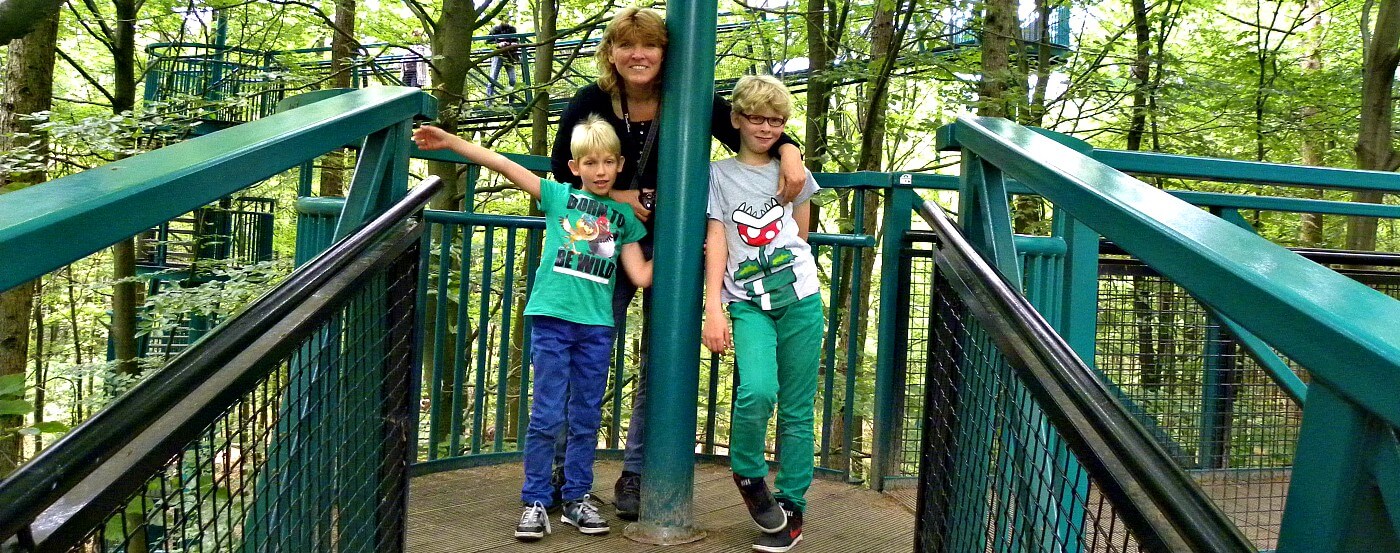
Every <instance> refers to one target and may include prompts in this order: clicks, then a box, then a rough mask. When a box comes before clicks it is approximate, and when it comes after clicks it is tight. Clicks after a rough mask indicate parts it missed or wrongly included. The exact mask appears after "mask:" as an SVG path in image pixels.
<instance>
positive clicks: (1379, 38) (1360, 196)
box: [1347, 0, 1400, 250]
mask: <svg viewBox="0 0 1400 553" xmlns="http://www.w3.org/2000/svg"><path fill="white" fill-rule="evenodd" d="M1379 4H1380V9H1379V10H1378V13H1377V16H1376V23H1375V27H1374V28H1373V30H1372V31H1371V40H1370V43H1369V44H1366V45H1365V54H1364V61H1363V64H1362V75H1361V131H1360V133H1358V136H1357V138H1356V165H1357V167H1360V168H1361V169H1371V170H1376V171H1394V170H1395V169H1396V167H1397V166H1400V163H1397V156H1396V153H1395V148H1394V146H1393V145H1392V143H1391V131H1392V129H1391V127H1392V126H1393V118H1394V98H1393V94H1392V92H1391V87H1392V86H1393V85H1394V83H1395V67H1396V64H1397V62H1400V49H1398V48H1397V47H1398V46H1400V1H1398V0H1380V2H1379ZM1381 198H1382V194H1381V193H1380V192H1374V191H1358V192H1355V193H1354V195H1353V201H1356V202H1368V203H1380V201H1381ZM1347 249H1352V250H1374V249H1376V218H1375V217H1351V218H1349V219H1348V220H1347Z"/></svg>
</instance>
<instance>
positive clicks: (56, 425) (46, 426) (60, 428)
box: [33, 421, 69, 434]
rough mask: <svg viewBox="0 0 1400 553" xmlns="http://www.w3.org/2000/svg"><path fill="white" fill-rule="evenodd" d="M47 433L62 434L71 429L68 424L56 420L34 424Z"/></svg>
mask: <svg viewBox="0 0 1400 553" xmlns="http://www.w3.org/2000/svg"><path fill="white" fill-rule="evenodd" d="M33 428H38V429H39V431H40V432H43V433H45V434H62V433H64V432H67V431H68V430H69V428H68V425H66V424H63V423H61V422H55V421H44V422H41V423H39V424H36V425H34V426H33Z"/></svg>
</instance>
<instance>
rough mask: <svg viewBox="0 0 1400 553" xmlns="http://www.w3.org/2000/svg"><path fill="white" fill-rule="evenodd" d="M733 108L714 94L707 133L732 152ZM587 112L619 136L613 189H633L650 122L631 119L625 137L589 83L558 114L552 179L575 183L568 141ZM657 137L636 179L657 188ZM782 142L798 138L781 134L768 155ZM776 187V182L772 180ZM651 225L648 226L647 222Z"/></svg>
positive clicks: (608, 100) (604, 96)
mask: <svg viewBox="0 0 1400 553" xmlns="http://www.w3.org/2000/svg"><path fill="white" fill-rule="evenodd" d="M732 111H733V109H732V108H730V107H729V102H726V101H725V100H724V98H721V97H720V96H719V95H716V96H715V101H714V109H713V110H712V112H711V115H710V134H711V135H713V136H714V137H715V138H718V139H719V141H720V142H721V143H723V144H724V145H725V146H726V147H728V148H729V149H730V150H731V151H738V149H739V130H738V129H735V128H734V126H733V125H731V124H729V114H730V113H731V112H732ZM590 114H597V115H598V116H600V117H602V118H603V120H604V121H607V122H608V124H610V125H612V127H613V130H614V131H617V136H618V138H621V139H622V157H624V158H626V161H625V162H623V164H622V173H621V174H619V175H618V176H617V183H616V184H614V185H613V188H615V189H617V190H630V189H632V176H633V175H634V174H635V173H636V171H637V164H638V160H639V159H640V158H641V155H642V145H643V144H644V143H645V142H646V130H647V129H649V128H650V127H651V122H650V121H645V122H637V121H633V122H632V131H633V132H632V135H631V136H628V133H627V125H626V124H625V123H623V121H622V118H620V117H618V116H617V115H615V114H614V113H613V109H612V97H611V96H609V95H608V93H606V92H603V89H601V88H598V85H597V84H596V83H595V84H590V85H588V86H585V87H583V88H581V89H579V91H578V93H576V94H574V98H573V99H572V100H570V101H569V107H567V108H564V114H563V115H561V116H559V131H558V132H557V133H556V134H555V135H554V149H553V150H552V151H551V152H550V156H549V162H550V169H551V170H553V172H554V180H556V181H559V182H563V183H569V184H572V185H575V186H578V185H579V184H581V183H580V181H579V178H578V177H576V176H574V174H573V173H571V172H569V160H570V159H573V154H572V153H571V152H570V151H569V140H570V139H571V138H572V137H573V135H574V125H577V124H579V123H580V122H582V121H583V120H584V119H585V118H587V117H588V116H589V115H590ZM659 142H660V140H659V139H658V143H657V144H655V145H653V146H652V151H651V157H650V159H649V160H648V161H647V166H646V168H645V170H644V171H642V176H641V179H639V180H638V181H637V182H638V184H640V185H641V187H642V188H656V167H657V165H659V163H658V160H659V159H661V152H660V150H662V149H664V146H663V145H661V144H660V143H659ZM783 144H793V145H796V144H797V141H795V140H793V139H792V137H790V136H788V135H787V133H783V135H782V136H781V137H779V138H778V141H777V142H776V143H774V144H773V147H772V148H771V149H769V154H770V155H772V156H773V157H775V158H776V157H778V148H780V147H781V146H782V145H783ZM774 186H777V183H774ZM648 226H650V225H648Z"/></svg>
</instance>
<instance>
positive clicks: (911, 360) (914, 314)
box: [893, 250, 934, 476]
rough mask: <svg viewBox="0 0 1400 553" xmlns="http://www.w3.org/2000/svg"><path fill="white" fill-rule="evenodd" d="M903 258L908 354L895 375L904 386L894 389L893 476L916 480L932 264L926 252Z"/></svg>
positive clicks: (907, 255) (930, 311) (926, 364)
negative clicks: (897, 395) (898, 397)
mask: <svg viewBox="0 0 1400 553" xmlns="http://www.w3.org/2000/svg"><path fill="white" fill-rule="evenodd" d="M903 257H904V258H905V260H906V263H907V264H908V265H907V266H908V283H907V286H904V287H905V291H906V292H907V294H903V295H902V297H907V298H908V300H909V301H908V302H907V305H906V306H901V309H908V311H909V312H908V316H907V320H908V322H907V329H906V334H905V336H906V339H907V340H908V342H907V343H908V351H906V352H905V353H904V361H905V363H904V367H903V370H901V371H898V372H899V373H901V375H902V377H903V378H904V382H903V386H902V387H897V388H896V389H901V388H902V389H903V390H904V393H903V402H904V403H903V408H902V409H899V410H897V412H898V413H899V414H900V422H899V429H898V432H899V435H898V440H896V442H895V444H896V448H897V449H896V451H897V452H898V457H897V461H896V464H895V465H894V470H893V474H895V475H900V476H917V475H918V474H919V454H920V443H921V440H922V434H921V428H922V424H923V421H922V417H923V412H922V410H921V406H922V405H923V401H924V399H923V398H924V384H925V381H926V378H927V376H926V375H925V372H926V371H925V368H926V367H928V366H929V363H930V362H931V361H932V360H931V359H930V358H929V354H928V352H929V341H930V340H932V335H931V332H932V329H931V324H932V322H933V305H934V304H933V298H932V297H930V295H929V292H930V291H931V290H932V289H933V273H934V264H933V257H932V256H930V255H929V252H928V251H927V250H923V251H908V250H906V251H905V253H904V256H903ZM901 276H902V275H901Z"/></svg>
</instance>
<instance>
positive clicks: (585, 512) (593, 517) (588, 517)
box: [578, 497, 603, 522]
mask: <svg viewBox="0 0 1400 553" xmlns="http://www.w3.org/2000/svg"><path fill="white" fill-rule="evenodd" d="M578 511H579V522H599V521H602V520H603V517H602V516H601V515H599V514H598V508H597V507H594V506H593V504H592V503H590V502H589V501H588V498H587V497H584V498H583V499H582V500H580V501H579V502H578Z"/></svg>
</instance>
